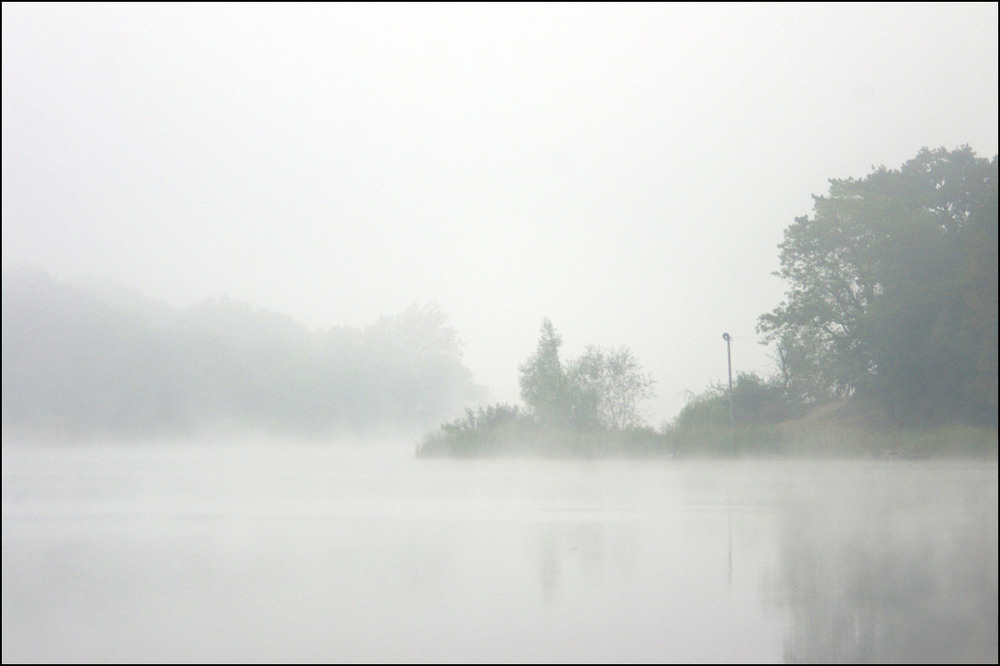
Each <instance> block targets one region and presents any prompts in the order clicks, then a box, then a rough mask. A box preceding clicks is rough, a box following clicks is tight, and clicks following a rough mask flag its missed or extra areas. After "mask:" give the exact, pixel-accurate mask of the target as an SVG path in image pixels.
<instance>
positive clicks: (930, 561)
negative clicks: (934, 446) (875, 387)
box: [3, 441, 998, 662]
mask: <svg viewBox="0 0 1000 666" xmlns="http://www.w3.org/2000/svg"><path fill="white" fill-rule="evenodd" d="M997 565H998V560H997V464H996V462H995V461H990V462H941V461H935V462H915V461H850V462H803V461H795V462H793V461H722V462H719V461H716V462H707V461H702V462H697V461H677V460H659V461H649V460H646V461H583V460H581V461H545V460H417V459H415V458H414V457H413V451H412V447H411V446H409V445H407V444H406V443H405V442H400V441H394V442H388V443H387V445H386V446H384V447H378V446H376V447H371V446H369V447H365V448H362V447H354V446H341V447H336V446H312V445H304V444H302V445H294V444H287V443H286V444H284V445H282V446H280V447H279V446H273V445H266V444H256V445H252V446H248V445H247V444H246V443H245V442H236V441H233V442H229V443H221V444H217V445H215V446H204V445H203V444H201V443H197V444H196V443H193V442H192V443H187V444H184V443H180V444H175V445H172V446H164V445H157V446H135V447H131V448H128V449H122V448H116V447H99V446H89V447H74V448H69V449H67V448H60V447H43V448H39V447H37V446H33V447H30V448H28V447H25V448H21V447H18V446H15V445H5V447H4V449H3V661H4V662H11V661H129V660H136V661H299V660H306V661H459V662H461V661H532V660H537V661H579V662H593V661H701V662H704V661H743V662H749V661H752V662H758V661H770V662H774V661H923V660H928V659H929V660H931V661H939V660H940V661H985V662H991V661H992V662H995V661H996V659H997Z"/></svg>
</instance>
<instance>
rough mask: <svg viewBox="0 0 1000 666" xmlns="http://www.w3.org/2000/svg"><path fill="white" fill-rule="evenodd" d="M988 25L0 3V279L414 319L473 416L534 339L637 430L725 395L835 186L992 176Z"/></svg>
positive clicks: (967, 14)
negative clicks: (557, 353)
mask: <svg viewBox="0 0 1000 666" xmlns="http://www.w3.org/2000/svg"><path fill="white" fill-rule="evenodd" d="M997 49H998V45H997V4H996V3H982V4H915V5H907V4H888V5H870V4H858V5H854V4H847V5H842V4H821V5H811V4H788V5H786V4H777V5H755V4H751V5H733V4H722V5H704V4H692V5H679V4H672V3H671V4H663V5H656V4H636V5H628V4H619V3H615V4H608V5H594V4H586V5H573V4H563V3H559V4H552V5H536V4H528V5H511V4H498V5H487V4H473V5H457V4H450V3H449V4H442V5H412V4H404V5H372V4H365V5H349V4H339V3H333V4H304V5H284V4H282V5H262V4H251V5H239V4H223V5H200V4H195V5H190V4H169V3H168V4H153V5H119V4H112V5H96V6H94V5H80V4H60V5H36V4H18V3H3V266H4V268H5V269H6V268H8V267H10V266H13V265H23V264H28V265H33V266H37V267H40V268H42V269H45V270H47V271H49V272H51V273H53V274H54V275H56V276H57V277H60V278H66V277H73V276H76V275H79V274H98V275H104V276H108V277H111V278H114V279H118V280H121V281H124V282H126V283H129V284H132V285H134V286H136V287H138V288H139V289H141V290H142V291H143V292H144V293H145V294H146V295H147V296H150V297H153V298H158V299H162V300H165V301H167V302H170V303H172V304H174V305H187V304H192V303H195V302H198V301H201V300H203V299H205V298H207V297H221V296H223V295H229V296H230V297H231V298H234V299H238V300H243V301H248V302H250V303H252V304H254V305H257V306H260V307H263V308H267V309H270V310H276V311H279V312H282V313H286V314H289V315H291V316H293V317H294V318H296V319H298V320H299V321H301V322H303V323H305V324H307V325H308V326H310V327H315V328H328V327H331V326H335V325H352V326H359V327H360V326H364V325H366V324H369V323H373V322H374V321H375V320H377V319H378V317H379V316H380V315H383V314H395V313H398V312H400V311H402V310H403V309H404V308H406V306H408V305H410V304H411V303H413V302H419V303H422V304H423V303H429V302H437V303H439V304H440V305H441V307H442V309H443V311H444V312H445V313H446V314H447V315H448V317H449V321H450V323H451V324H452V325H453V326H454V327H455V328H456V329H457V331H458V334H459V337H460V338H461V339H462V340H463V341H464V342H465V360H466V363H467V365H468V366H469V367H470V368H471V370H472V371H473V373H474V375H475V377H476V380H477V381H478V382H479V383H482V384H485V385H487V386H489V387H490V388H491V389H492V390H493V396H492V397H493V399H495V400H503V401H507V402H519V396H518V388H517V368H518V365H519V364H520V363H521V362H522V361H523V360H524V359H525V358H526V357H527V356H528V355H529V354H530V353H531V352H532V351H533V349H534V347H535V343H536V341H537V338H538V329H539V324H540V323H541V320H542V318H543V317H549V318H551V319H552V321H553V323H554V324H555V326H556V328H557V330H558V331H559V332H560V333H561V334H562V336H563V339H564V341H565V345H564V350H565V354H566V356H567V357H572V356H575V355H577V354H579V353H580V352H581V351H582V350H583V348H584V346H585V345H586V344H591V343H593V344H600V345H604V346H618V345H628V346H630V347H631V348H632V350H633V351H634V352H635V354H636V356H637V357H638V358H639V360H640V361H641V362H642V364H643V365H644V366H645V368H646V369H647V370H648V371H649V372H651V373H652V374H653V376H654V377H655V379H656V380H657V393H658V398H657V400H656V401H655V404H652V405H650V416H651V417H652V422H653V423H654V424H658V423H659V422H660V421H662V420H665V419H669V418H672V417H673V416H674V415H676V413H677V412H678V411H679V410H680V408H681V407H682V406H683V404H684V400H685V392H686V391H694V392H700V391H702V390H704V389H705V388H706V387H707V386H708V385H709V383H711V382H713V381H721V380H724V378H725V375H726V350H725V342H724V341H723V340H722V333H723V332H724V331H728V332H730V333H731V334H732V335H733V336H734V341H733V365H734V370H746V371H749V370H757V371H761V372H770V367H769V366H770V360H769V356H768V352H767V350H766V349H764V348H763V347H761V346H759V345H758V344H757V343H756V335H755V332H754V327H755V324H756V320H757V317H758V316H759V315H760V314H762V313H764V312H767V311H769V310H770V309H772V308H773V307H774V306H775V305H777V304H778V302H779V301H780V300H781V298H782V294H783V293H784V291H785V285H784V284H783V283H782V282H781V281H780V280H778V278H776V277H774V276H772V272H773V271H775V270H777V268H778V250H777V244H778V243H779V242H780V241H781V238H782V231H783V230H784V229H785V228H786V227H787V226H788V225H789V224H791V223H792V222H793V220H794V218H795V217H796V216H798V215H804V214H808V213H811V210H812V199H811V195H813V194H822V193H825V192H826V190H827V187H828V184H827V180H828V179H829V178H834V177H849V176H855V177H863V176H864V175H866V174H867V173H869V171H870V170H871V168H872V167H873V166H875V165H886V166H889V167H898V166H900V164H902V162H904V161H906V160H907V159H909V158H911V157H913V156H914V155H916V153H917V151H918V150H919V149H920V148H921V147H923V146H928V147H932V148H935V147H942V146H943V147H946V148H949V149H952V148H955V147H957V146H959V145H962V144H969V145H970V146H972V148H973V149H974V150H976V152H977V153H978V154H979V155H980V156H983V157H992V156H993V155H994V154H996V152H997V125H998V120H997V105H998V102H997V78H998V72H997Z"/></svg>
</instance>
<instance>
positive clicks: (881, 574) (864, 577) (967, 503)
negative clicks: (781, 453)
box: [772, 467, 998, 663]
mask: <svg viewBox="0 0 1000 666" xmlns="http://www.w3.org/2000/svg"><path fill="white" fill-rule="evenodd" d="M938 472H939V473H937V474H935V473H932V471H931V470H928V473H926V474H918V475H916V476H917V480H916V482H915V483H911V484H909V485H907V486H905V487H901V486H902V484H900V483H893V482H892V479H891V476H892V471H891V470H890V469H887V470H886V473H885V474H884V475H883V474H871V475H869V474H863V475H860V476H861V477H862V478H855V479H850V480H845V481H844V482H843V483H840V484H830V485H829V487H826V488H825V492H824V493H822V494H816V495H815V496H813V497H812V498H811V499H810V500H808V501H805V502H801V501H800V502H796V503H795V504H791V503H790V504H789V505H788V506H787V507H786V510H785V511H783V512H781V513H782V515H783V518H784V519H783V520H782V525H781V527H780V538H781V554H780V571H778V572H776V575H775V576H774V579H773V580H774V589H773V590H772V592H774V593H776V598H777V599H779V600H781V601H780V603H782V604H787V606H788V610H789V611H790V615H791V622H792V624H791V627H790V629H789V634H788V638H787V641H786V644H785V659H786V661H790V662H956V663H964V662H991V663H996V662H997V606H998V603H997V602H998V599H997V566H998V565H997V476H996V467H993V468H992V470H989V469H986V470H984V473H983V476H982V477H981V478H978V477H977V482H976V483H971V484H970V483H968V480H969V478H970V477H969V472H968V470H967V469H966V470H963V471H962V474H959V475H950V474H949V470H947V469H945V470H938ZM914 476H915V475H914V474H913V470H912V469H910V470H909V471H908V472H907V476H906V479H908V480H910V481H913V480H914ZM963 481H964V483H963ZM800 499H801V498H800Z"/></svg>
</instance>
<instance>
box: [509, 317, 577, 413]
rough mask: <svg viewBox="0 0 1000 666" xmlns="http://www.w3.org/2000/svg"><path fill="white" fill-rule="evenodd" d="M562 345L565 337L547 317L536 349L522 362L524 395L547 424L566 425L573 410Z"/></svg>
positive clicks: (527, 403) (530, 406)
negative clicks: (561, 358) (563, 363)
mask: <svg viewBox="0 0 1000 666" xmlns="http://www.w3.org/2000/svg"><path fill="white" fill-rule="evenodd" d="M561 345H562V338H561V337H560V336H559V334H558V333H556V329H555V327H554V326H552V322H551V321H549V320H548V319H545V320H543V321H542V330H541V337H540V338H539V340H538V347H537V349H536V350H535V353H534V354H532V355H531V356H530V357H529V358H528V360H527V361H525V362H524V364H523V365H521V379H520V383H521V398H522V399H523V400H524V404H525V405H527V406H528V409H530V410H531V412H532V413H533V414H534V415H535V418H536V419H537V420H538V421H539V422H540V423H541V424H543V425H548V426H553V425H556V426H562V425H567V424H568V423H569V422H570V414H571V411H572V397H571V391H570V386H569V382H568V381H567V378H566V374H565V373H564V372H563V367H562V362H561V361H560V360H559V347H560V346H561Z"/></svg>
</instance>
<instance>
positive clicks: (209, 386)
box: [3, 269, 483, 438]
mask: <svg viewBox="0 0 1000 666" xmlns="http://www.w3.org/2000/svg"><path fill="white" fill-rule="evenodd" d="M482 391H483V389H482V388H481V387H478V386H476V385H475V384H474V382H473V378H472V374H471V372H470V371H469V370H468V369H467V368H466V367H465V366H464V365H463V363H462V360H461V353H460V343H459V340H458V338H457V336H456V334H455V331H454V330H453V329H451V328H449V327H447V326H446V325H445V317H444V315H443V314H442V313H441V311H440V309H439V308H438V307H437V306H434V305H430V306H424V307H418V306H416V305H414V306H412V307H411V308H409V309H408V310H406V311H405V312H403V313H401V314H399V315H397V316H392V317H385V318H383V319H381V320H380V321H378V322H377V323H375V324H374V325H371V326H368V327H367V328H365V329H363V330H360V329H356V328H350V327H340V328H333V329H331V330H327V331H322V332H317V331H311V330H309V329H307V328H306V327H304V326H302V325H300V324H298V323H296V322H295V321H293V320H292V319H290V318H288V317H286V316H283V315H278V314H275V313H272V312H267V311H264V310H258V309H254V308H252V307H250V306H248V305H246V304H243V303H239V302H234V301H231V300H228V299H223V300H209V301H206V302H204V303H202V304H200V305H196V306H193V307H188V308H183V309H175V308H171V307H168V306H166V305H165V304H161V303H158V302H155V301H151V300H147V299H143V298H142V297H141V296H139V295H136V294H134V293H131V292H129V291H128V290H127V289H122V288H117V289H109V288H108V287H107V286H106V285H105V286H98V287H93V288H92V287H91V286H84V287H81V286H71V285H69V284H65V283H61V282H58V281H57V280H55V279H54V278H53V277H51V276H49V275H47V274H46V273H43V272H41V271H38V270H31V269H19V270H12V271H7V272H5V273H4V275H3V429H4V435H5V438H8V437H16V436H34V435H47V436H52V437H143V436H156V435H186V434H194V433H198V432H201V431H204V430H210V429H215V428H222V429H225V428H229V427H233V428H241V429H256V430H262V431H265V432H270V433H294V434H303V435H324V434H334V433H351V432H353V433H357V432H365V431H373V430H378V429H384V428H394V429H402V428H418V429H419V428H426V427H428V426H429V425H430V424H432V423H436V422H440V420H441V419H445V418H450V417H452V416H454V415H456V414H459V413H461V410H462V408H463V407H464V406H465V405H467V404H469V403H470V402H474V401H476V400H478V399H480V398H481V396H482Z"/></svg>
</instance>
